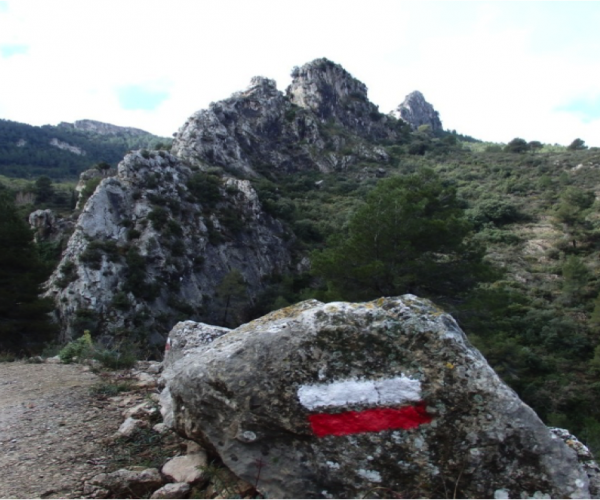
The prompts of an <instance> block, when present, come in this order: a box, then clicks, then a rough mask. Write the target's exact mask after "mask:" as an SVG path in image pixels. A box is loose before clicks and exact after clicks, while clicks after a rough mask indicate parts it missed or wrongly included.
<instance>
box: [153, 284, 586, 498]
mask: <svg viewBox="0 0 600 500" xmlns="http://www.w3.org/2000/svg"><path fill="white" fill-rule="evenodd" d="M204 330H205V328H204V327H203V328H202V329H201V331H204ZM189 335H190V336H191V337H193V336H194V333H193V331H190V332H189ZM196 345H197V347H194V348H193V349H191V350H189V351H187V352H186V353H185V355H184V356H174V357H173V358H171V361H168V360H167V362H166V363H165V364H166V366H165V370H166V371H168V372H169V373H170V375H169V380H168V383H167V390H168V391H169V394H170V398H171V399H172V404H173V410H174V423H173V426H174V427H175V429H176V430H177V431H178V432H179V433H181V434H183V435H186V436H187V437H188V438H190V439H194V440H197V441H199V442H201V443H203V444H204V445H205V446H206V447H207V449H211V450H213V452H215V453H217V454H218V455H219V456H220V458H221V459H222V460H223V462H224V463H225V464H226V465H227V466H228V467H229V468H231V470H232V471H234V472H235V474H236V475H238V476H239V477H241V478H242V479H244V480H247V481H250V482H251V481H255V482H257V483H258V490H259V491H261V492H262V493H263V494H265V495H266V496H267V497H277V498H311V497H312V498H316V497H339V498H347V497H357V496H358V497H362V496H365V495H368V494H369V492H370V491H374V489H380V488H385V489H386V491H392V492H394V494H397V495H401V496H402V497H422V498H431V497H434V498H439V497H448V496H450V495H460V496H466V497H475V498H493V497H494V495H498V494H501V495H507V496H509V497H510V498H526V497H531V496H535V495H538V496H539V495H549V496H551V497H553V498H555V497H561V498H562V497H565V498H583V497H589V496H590V495H595V494H597V493H598V492H596V491H590V487H591V483H590V481H589V478H588V476H587V474H586V472H585V470H584V469H583V467H582V466H581V465H580V463H579V461H578V457H577V454H576V453H575V452H574V451H573V450H572V449H570V448H569V447H568V446H566V445H565V444H564V442H563V441H562V440H560V439H558V438H556V437H555V436H554V435H553V434H552V433H551V432H550V430H549V429H548V428H547V427H546V426H545V425H544V424H543V423H542V422H541V420H540V419H539V418H538V417H537V415H536V414H535V413H534V412H533V410H531V408H529V407H528V406H527V405H525V404H524V403H523V402H521V401H520V400H519V398H518V397H517V395H516V394H515V393H514V391H512V390H511V389H510V388H508V387H507V386H506V385H505V384H504V383H503V382H502V381H501V380H500V378H499V377H498V376H497V375H496V374H495V372H494V371H493V370H492V369H491V368H490V367H489V365H488V364H487V362H486V360H485V359H484V358H483V356H482V355H481V354H480V353H479V352H478V351H477V350H476V349H475V348H474V347H472V346H471V345H470V344H469V342H468V340H467V338H466V336H465V335H464V333H463V332H462V331H461V329H460V328H459V326H458V325H457V323H456V322H455V321H454V319H453V318H452V317H451V316H449V315H448V314H446V313H444V312H443V311H442V310H440V309H438V308H437V307H436V306H434V305H433V304H432V303H430V302H428V301H426V300H422V299H419V298H417V297H415V296H411V295H405V296H402V297H396V298H384V299H379V300H377V301H373V302H368V303H362V304H353V303H344V302H336V303H329V304H323V303H320V302H317V301H308V302H304V303H301V304H298V305H297V306H292V307H289V308H285V309H283V310H280V311H276V312H274V313H271V314H269V315H267V316H264V317H263V318H260V319H258V320H255V321H252V322H250V323H248V324H245V325H242V326H240V327H239V328H237V329H235V330H232V331H230V332H228V333H225V334H224V335H222V336H219V337H218V338H216V339H214V340H212V341H210V340H206V341H205V342H198V343H197V344H196ZM178 358H179V359H178ZM593 488H595V486H593ZM499 492H500V493H499Z"/></svg>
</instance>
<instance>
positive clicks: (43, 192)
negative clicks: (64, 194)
mask: <svg viewBox="0 0 600 500" xmlns="http://www.w3.org/2000/svg"><path fill="white" fill-rule="evenodd" d="M53 196H54V187H53V186H52V179H50V177H48V176H47V175H43V176H42V177H39V178H38V179H37V180H36V181H35V197H36V203H44V202H47V201H50V200H51V199H52V197H53Z"/></svg>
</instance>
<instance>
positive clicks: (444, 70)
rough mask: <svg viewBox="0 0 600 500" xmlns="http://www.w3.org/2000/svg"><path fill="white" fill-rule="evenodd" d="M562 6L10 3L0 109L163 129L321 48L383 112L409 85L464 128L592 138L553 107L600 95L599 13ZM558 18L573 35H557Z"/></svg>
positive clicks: (589, 129)
mask: <svg viewBox="0 0 600 500" xmlns="http://www.w3.org/2000/svg"><path fill="white" fill-rule="evenodd" d="M573 3H574V4H577V2H570V3H568V4H567V3H564V4H563V3H559V4H560V5H554V4H553V3H547V2H537V3H535V4H528V3H525V4H522V3H516V4H513V3H511V2H508V3H505V2H503V3H480V2H465V3H463V2H397V1H393V0H388V1H386V0H371V1H369V2H364V1H361V2H359V1H339V0H328V1H325V2H324V1H316V0H306V1H304V2H301V3H295V4H285V5H284V4H282V3H281V2H280V1H275V0H254V1H252V2H248V1H247V0H221V1H219V2H208V1H195V2H190V1H185V0H171V1H170V2H164V1H158V0H145V1H142V0H127V1H125V2H124V1H122V0H104V1H102V2H100V1H97V0H87V1H86V2H81V1H77V0H53V1H52V2H47V1H43V0H18V1H15V0H9V1H8V2H6V3H5V4H4V5H5V8H3V9H0V46H2V45H13V46H16V45H19V46H22V47H23V46H26V47H28V50H27V53H25V54H16V55H13V56H12V57H10V58H0V72H1V74H2V75H3V78H2V79H0V117H2V118H7V119H12V120H17V121H23V122H27V123H32V124H43V123H57V122H59V121H73V120H76V119H82V118H92V119H97V120H102V121H107V122H111V123H115V124H118V125H129V126H135V127H139V128H143V129H146V130H149V131H151V132H154V133H158V134H162V135H167V136H169V135H171V133H172V132H174V131H176V130H177V128H178V127H179V126H180V125H182V124H183V122H184V121H185V119H186V118H187V117H188V116H189V115H190V114H191V113H193V112H194V111H196V110H197V109H200V108H203V107H206V106H207V105H208V103H209V102H211V101H217V100H219V99H223V98H226V97H228V96H229V95H231V93H233V92H234V91H237V90H242V89H243V88H244V87H245V86H246V85H247V84H248V82H249V80H250V78H251V77H252V76H254V75H264V76H267V77H270V78H274V79H276V80H277V82H278V86H279V88H280V89H282V90H283V89H284V88H285V86H287V84H288V83H289V81H290V78H289V72H290V70H291V68H292V67H293V66H295V65H301V64H304V63H305V62H308V61H310V60H312V59H315V58H317V57H328V58H329V59H331V60H333V61H335V62H338V63H340V64H342V65H343V66H344V67H345V68H346V69H347V70H348V71H350V72H351V73H352V74H353V75H354V76H356V77H357V78H359V79H360V80H362V81H363V82H364V83H366V84H367V86H368V87H369V89H370V92H369V96H370V98H371V99H372V100H373V101H374V102H375V103H377V104H379V105H380V109H381V110H382V111H384V112H387V111H390V110H391V109H392V108H394V107H396V106H397V105H398V104H399V103H400V102H401V101H402V100H403V98H404V96H405V95H406V94H408V93H409V92H411V91H413V90H421V91H422V92H423V94H424V95H425V97H426V99H428V100H429V101H430V102H431V103H432V104H433V105H434V106H435V108H436V109H437V110H438V111H439V112H440V115H441V118H442V121H443V123H444V126H445V127H447V128H450V129H457V130H458V131H459V132H461V133H466V134H470V135H473V136H475V137H479V138H482V139H488V140H495V141H504V142H507V141H509V140H510V139H512V138H513V137H516V136H522V137H524V138H525V139H527V140H536V139H537V140H541V141H544V142H560V143H563V144H565V143H569V142H570V141H571V140H572V139H573V138H574V137H577V136H581V137H582V138H583V139H584V140H585V141H586V142H587V143H588V144H592V145H593V144H596V145H600V135H599V134H598V123H596V122H594V121H589V120H588V123H584V122H583V120H581V119H580V118H579V117H578V116H577V115H576V114H568V113H566V112H565V111H562V112H561V111H557V110H558V109H561V105H564V104H565V103H568V102H573V101H574V100H576V99H578V98H579V97H581V96H584V95H588V96H589V95H592V96H594V95H598V94H599V93H600V90H599V86H600V84H599V83H598V80H597V77H596V76H595V75H597V74H600V67H598V66H600V63H598V62H596V61H597V57H596V56H595V54H597V51H596V50H595V49H598V48H600V47H599V45H600V40H598V38H599V35H598V34H597V32H598V30H597V29H595V28H594V29H592V27H594V26H597V24H596V21H600V19H598V18H597V17H596V18H594V16H592V15H586V12H587V10H589V9H587V10H586V8H585V6H583V7H582V6H575V7H571V6H570V4H573ZM6 6H7V7H6ZM559 21H560V23H559ZM575 21H577V24H578V26H576V27H571V24H575ZM565 24H566V25H567V27H566V28H565ZM561 26H562V31H561V32H563V31H567V32H568V34H569V37H563V38H562V39H561V40H560V43H558V42H557V41H556V36H552V34H553V33H556V32H557V31H558V29H559V28H561ZM545 40H547V42H545ZM582 40H583V41H582ZM4 75H9V76H8V77H5V76H4ZM128 86H139V87H141V88H146V89H151V90H153V91H160V92H162V91H167V92H168V93H169V96H168V98H167V99H166V100H165V101H164V102H162V103H161V104H160V105H159V106H157V107H156V109H154V110H153V111H143V110H125V109H122V107H121V106H120V104H119V99H118V98H117V95H118V89H120V88H123V87H128ZM563 109H564V108H563Z"/></svg>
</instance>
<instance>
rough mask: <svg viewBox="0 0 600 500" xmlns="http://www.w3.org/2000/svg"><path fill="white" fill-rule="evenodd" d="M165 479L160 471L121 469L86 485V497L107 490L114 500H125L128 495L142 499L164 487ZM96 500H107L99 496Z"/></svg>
mask: <svg viewBox="0 0 600 500" xmlns="http://www.w3.org/2000/svg"><path fill="white" fill-rule="evenodd" d="M162 484H163V479H162V477H161V475H160V472H158V469H143V470H129V469H119V470H118V471H115V472H111V473H110V474H98V475H97V476H94V477H93V478H92V479H90V480H89V481H87V482H86V483H85V485H84V493H85V494H86V495H89V494H93V493H94V492H95V491H97V490H105V491H108V492H110V493H111V494H112V495H113V498H125V495H127V496H128V497H129V498H131V495H135V496H137V497H142V496H145V495H147V494H148V493H150V492H151V491H155V490H156V489H157V488H159V487H160V486H162ZM95 498H106V496H97V494H95Z"/></svg>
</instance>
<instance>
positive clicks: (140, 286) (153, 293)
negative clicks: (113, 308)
mask: <svg viewBox="0 0 600 500" xmlns="http://www.w3.org/2000/svg"><path fill="white" fill-rule="evenodd" d="M125 262H126V264H127V271H126V278H125V283H124V285H123V291H124V292H131V293H133V295H135V296H136V297H139V298H141V299H144V300H149V301H152V300H154V299H155V298H156V297H158V295H159V293H160V288H159V287H158V285H157V284H156V283H149V282H148V281H147V280H146V258H145V257H144V256H143V255H141V254H140V252H139V250H138V249H137V247H134V246H132V247H131V248H129V250H128V251H127V255H126V256H125Z"/></svg>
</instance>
